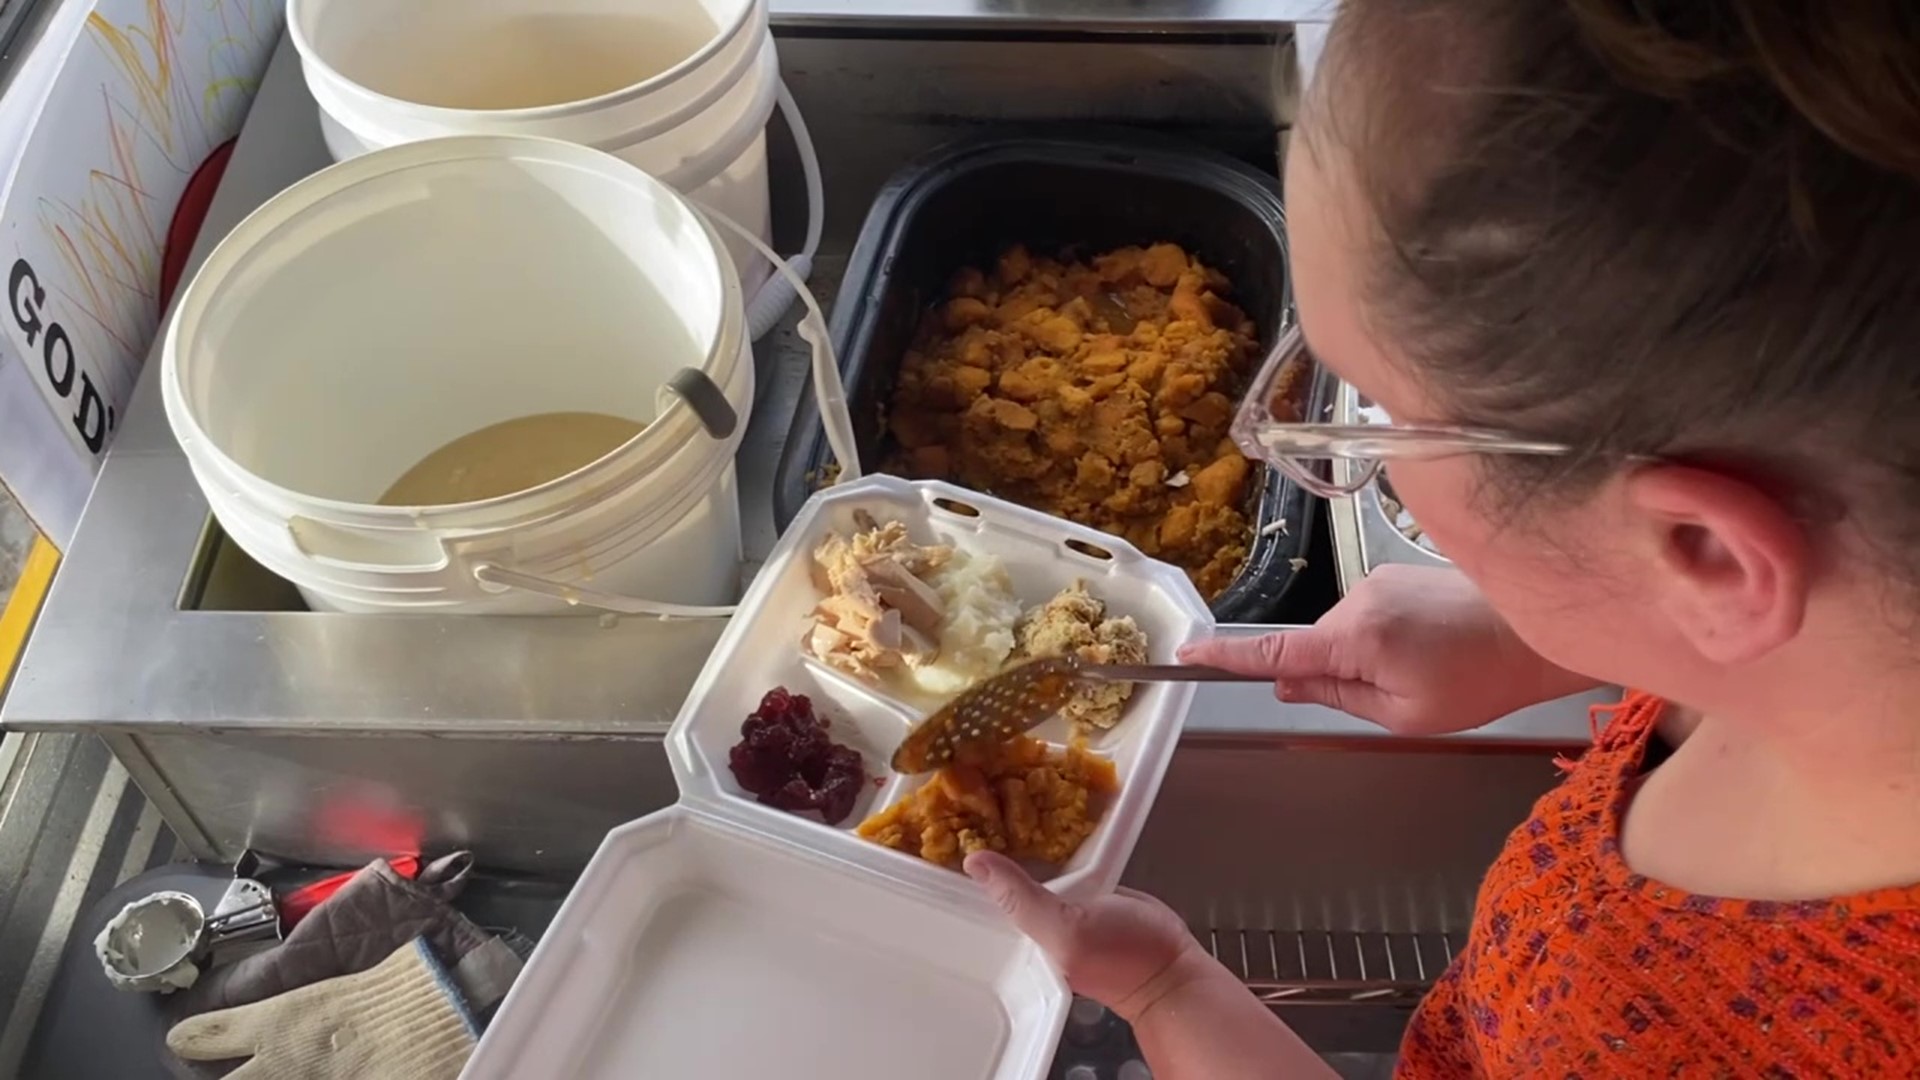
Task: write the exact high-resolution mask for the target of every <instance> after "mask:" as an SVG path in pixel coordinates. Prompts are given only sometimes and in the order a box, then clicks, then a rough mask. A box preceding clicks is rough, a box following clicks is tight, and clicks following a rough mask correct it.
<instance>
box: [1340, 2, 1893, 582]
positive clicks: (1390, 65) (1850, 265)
mask: <svg viewBox="0 0 1920 1080" xmlns="http://www.w3.org/2000/svg"><path fill="white" fill-rule="evenodd" d="M1327 63H1328V65H1329V67H1333V68H1336V69H1338V72H1337V75H1336V77H1335V78H1333V79H1330V80H1323V86H1324V87H1325V91H1324V92H1323V93H1320V95H1319V98H1318V99H1317V100H1316V104H1315V107H1316V108H1318V109H1321V110H1322V112H1323V113H1324V114H1325V115H1327V116H1328V118H1329V122H1330V128H1329V132H1330V134H1331V137H1333V138H1335V139H1337V140H1338V142H1339V143H1340V144H1341V147H1342V149H1343V150H1344V151H1345V152H1346V153H1348V154H1350V155H1352V159H1353V160H1354V161H1355V162H1356V163H1357V164H1356V167H1355V168H1354V169H1353V170H1351V171H1350V173H1349V175H1352V176H1355V177H1357V178H1358V180H1359V182H1360V183H1361V184H1362V185H1363V186H1364V188H1365V189H1366V193H1367V194H1368V196H1369V197H1370V199H1371V201H1372V203H1373V205H1374V207H1375V209H1376V211H1377V214H1378V217H1379V222H1380V229H1381V241H1382V242H1381V243H1380V245H1379V252H1380V257H1379V259H1378V260H1376V263H1375V265H1374V266H1373V268H1372V274H1371V278H1370V289H1371V295H1370V296H1369V297H1368V301H1369V315H1370V317H1374V318H1376V319H1378V320H1380V321H1381V322H1382V323H1383V325H1384V326H1385V327H1387V328H1388V329H1389V330H1390V331H1391V337H1392V339H1393V340H1394V341H1396V342H1398V343H1400V344H1402V345H1403V346H1405V347H1407V348H1408V349H1410V350H1411V352H1410V355H1409V356H1408V359H1409V360H1410V361H1412V362H1414V363H1416V364H1418V365H1419V367H1420V369H1421V372H1422V374H1423V375H1424V376H1425V379H1426V381H1427V382H1428V383H1429V384H1430V385H1431V386H1432V387H1433V388H1434V392H1435V393H1436V394H1438V395H1439V396H1440V398H1441V400H1442V401H1444V402H1445V403H1447V404H1448V405H1449V406H1450V408H1451V409H1452V410H1453V412H1454V415H1453V416H1452V417H1450V418H1449V419H1453V420H1456V421H1458V422H1460V423H1464V424H1472V425H1478V426H1486V427H1491V428H1497V429H1501V430H1507V431H1514V432H1517V433H1520V434H1524V435H1528V436H1532V437H1537V438H1542V439H1551V440H1556V441H1560V442H1565V443H1571V444H1572V445H1573V446H1574V447H1575V448H1576V450H1577V451H1578V453H1576V454H1575V455H1574V456H1572V457H1571V458H1568V459H1563V460H1560V461H1538V460H1534V461H1522V460H1518V459H1514V460H1508V459H1500V460H1499V461H1497V462H1494V461H1491V460H1490V462H1489V467H1490V468H1493V469H1495V470H1497V471H1496V472H1495V473H1494V475H1493V478H1494V479H1495V480H1499V481H1504V482H1503V483H1499V484H1496V485H1495V490H1496V491H1505V492H1509V493H1512V492H1517V491H1527V492H1532V491H1536V490H1539V489H1540V488H1542V487H1547V488H1554V489H1562V490H1564V489H1565V488H1567V487H1568V486H1572V487H1575V488H1577V487H1578V486H1579V485H1581V484H1582V483H1583V482H1587V481H1591V480H1593V479H1595V478H1597V477H1600V476H1604V475H1606V473H1607V472H1608V471H1609V470H1610V469H1612V468H1614V467H1616V466H1617V465H1618V463H1619V462H1620V461H1621V460H1623V459H1624V458H1626V457H1628V456H1635V455H1647V456H1659V457H1665V458H1677V459H1683V460H1687V459H1694V460H1706V461H1712V462H1715V463H1719V464H1723V465H1726V466H1728V467H1737V468H1743V469H1750V470H1753V471H1754V473H1755V475H1756V476H1760V477H1765V478H1766V479H1767V480H1768V481H1769V482H1777V483H1779V484H1780V485H1781V486H1782V487H1783V488H1786V489H1790V490H1791V491H1792V492H1793V493H1794V494H1796V495H1797V496H1800V497H1804V498H1807V499H1810V500H1815V501H1817V502H1819V503H1837V504H1838V505H1841V506H1844V507H1846V508H1847V510H1848V511H1849V512H1851V513H1852V514H1854V515H1855V516H1856V517H1858V518H1859V519H1860V520H1861V521H1862V523H1863V525H1864V527H1865V528H1866V529H1867V530H1868V533H1869V535H1871V536H1873V537H1874V538H1875V539H1876V540H1878V541H1879V542H1881V543H1882V544H1883V545H1892V546H1893V547H1894V549H1895V550H1898V551H1900V552H1902V553H1903V556H1904V557H1906V561H1907V563H1908V565H1909V566H1910V568H1913V569H1920V5H1915V4H1913V3H1911V2H1910V0H1908V2H1902V0H1826V2H1820V0H1347V3H1346V7H1345V10H1344V11H1343V12H1342V14H1341V16H1340V20H1339V22H1338V23H1337V25H1336V28H1335V32H1334V35H1333V43H1332V45H1331V47H1330V50H1329V56H1328V59H1327ZM1356 87H1357V89H1352V88H1356ZM1350 89H1351V90H1352V92H1351V94H1350V97H1348V98H1347V99H1343V98H1342V97H1341V95H1342V94H1345V93H1347V92H1348V91H1349V90H1350ZM1515 481H1518V482H1519V483H1517V484H1516V483H1514V482H1515Z"/></svg>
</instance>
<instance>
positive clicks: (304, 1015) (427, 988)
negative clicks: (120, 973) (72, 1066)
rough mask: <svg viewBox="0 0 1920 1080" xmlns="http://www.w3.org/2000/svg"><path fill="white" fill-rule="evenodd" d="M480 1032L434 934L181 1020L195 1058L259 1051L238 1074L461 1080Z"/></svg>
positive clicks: (268, 1078) (185, 1048) (177, 1046)
mask: <svg viewBox="0 0 1920 1080" xmlns="http://www.w3.org/2000/svg"><path fill="white" fill-rule="evenodd" d="M476 1041H477V1032H476V1028H475V1026H474V1023H473V1018H472V1017H471V1015H469V1014H468V1012H467V1008H466V1003H465V1002H463V1001H461V1000H460V995H459V992H458V991H457V990H455V989H454V986H453V983H452V981H451V980H450V979H449V978H448V976H447V973H446V971H445V970H444V969H442V968H441V966H440V963H439V961H438V960H436V959H434V956H433V952H432V950H430V949H429V948H427V943H426V941H425V940H424V939H421V938H415V939H413V940H412V941H410V942H408V943H407V944H405V945H402V946H401V947H400V948H399V949H397V950H395V951H394V953H393V954H392V955H391V956H388V957H387V958H386V959H385V960H382V961H381V962H380V963H378V964H376V965H374V966H373V967H372V968H371V969H369V970H367V971H363V972H360V973H359V974H355V975H343V976H341V977H339V978H336V979H327V980H325V981H324V982H317V983H314V984H313V985H311V986H303V987H301V988H300V989H298V990H293V991H290V992H288V993H285V994H281V995H280V996H278V997H271V998H268V999H266V1000H265V1001H257V1002H254V1003H253V1004H251V1005H242V1006H240V1007H239V1008H234V1009H222V1010H220V1011H219V1012H210V1013H204V1014H202V1015H200V1016H195V1017H190V1018H188V1019H186V1020H182V1021H181V1022H180V1023H179V1024H176V1025H175V1026H174V1028H173V1030H172V1031H169V1032H168V1033H167V1046H168V1048H170V1049H171V1050H172V1051H173V1052H174V1053H175V1054H178V1055H179V1056H180V1057H182V1058H184V1059H186V1060H188V1061H226V1060H229V1059H233V1058H247V1059H249V1060H248V1061H247V1062H246V1063H245V1064H244V1065H241V1066H240V1067H239V1068H237V1069H235V1070H234V1071H233V1072H231V1073H229V1074H227V1075H228V1076H230V1077H232V1078H234V1080H455V1078H456V1077H458V1076H459V1075H460V1070H461V1068H462V1067H463V1066H465V1065H466V1062H467V1057H468V1056H469V1055H470V1054H472V1053H473V1047H474V1044H475V1042H476Z"/></svg>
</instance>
